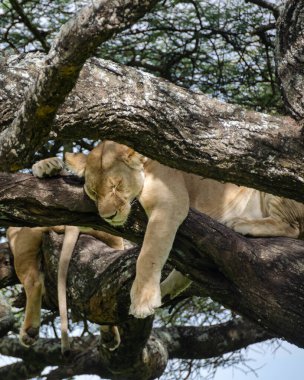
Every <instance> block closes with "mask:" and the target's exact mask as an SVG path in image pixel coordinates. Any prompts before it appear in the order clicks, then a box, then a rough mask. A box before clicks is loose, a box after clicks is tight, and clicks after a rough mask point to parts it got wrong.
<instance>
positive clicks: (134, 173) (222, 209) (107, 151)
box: [66, 141, 304, 318]
mask: <svg viewBox="0 0 304 380" xmlns="http://www.w3.org/2000/svg"><path fill="white" fill-rule="evenodd" d="M75 157H76V156H75V155H74V154H67V155H66V161H67V164H68V167H69V168H70V169H71V170H74V171H75V172H79V171H80V169H79V168H77V160H78V161H79V159H80V157H79V154H78V155H77V160H75ZM81 163H82V166H81V171H82V172H84V176H85V190H86V192H87V194H88V195H89V196H90V197H91V198H92V199H93V200H94V201H95V202H96V204H97V207H98V211H99V214H100V216H101V217H102V218H103V219H105V220H106V221H107V222H109V223H110V224H112V225H122V224H124V223H125V221H126V220H127V218H128V215H129V212H130V209H131V203H132V201H133V199H134V198H137V199H138V200H139V202H140V203H141V205H142V206H143V208H144V209H145V211H146V213H147V215H148V218H149V222H148V225H147V229H146V233H145V237H144V242H143V245H142V248H141V252H140V255H139V257H138V260H137V264H136V278H135V281H134V283H133V286H132V289H131V306H130V313H131V314H133V315H134V316H135V317H138V318H144V317H146V316H148V315H150V314H153V313H154V310H155V308H157V307H159V306H160V304H161V291H160V277H161V269H162V267H163V265H164V263H165V262H166V260H167V257H168V255H169V252H170V250H171V248H172V244H173V241H174V238H175V234H176V231H177V229H178V227H179V226H180V224H181V223H182V222H183V220H184V219H185V218H186V216H187V214H188V211H189V207H193V208H195V209H197V210H199V211H201V212H203V213H205V214H207V215H209V216H211V217H212V218H214V219H216V220H218V221H220V222H221V223H224V224H226V225H227V226H229V227H231V228H233V229H234V230H235V231H237V232H239V233H241V234H244V235H252V236H288V237H293V238H297V237H299V236H300V235H301V234H302V233H303V217H304V206H303V205H302V204H300V203H298V202H295V201H292V200H289V199H284V198H280V197H276V196H273V195H270V194H266V193H262V192H260V191H258V190H254V189H250V188H246V187H241V186H237V185H234V184H231V183H220V182H218V181H215V180H212V179H205V178H200V177H198V176H196V175H193V174H189V173H184V172H182V171H179V170H176V169H172V168H169V167H166V166H164V165H162V164H160V163H158V162H156V161H153V160H150V159H147V158H145V157H143V156H141V155H140V154H138V153H136V152H134V151H133V150H132V149H130V148H128V147H126V146H124V145H121V144H117V143H114V142H112V141H104V142H103V143H101V144H99V145H98V146H97V147H96V148H95V149H93V150H92V152H91V153H90V154H89V155H88V156H87V157H86V156H85V155H82V158H81ZM84 165H85V168H84ZM174 282H177V283H178V284H179V285H178V286H180V287H181V288H184V287H185V286H186V285H187V283H189V281H187V280H185V281H182V280H181V275H180V274H179V273H178V272H175V273H173V274H172V275H171V279H169V280H168V281H166V282H165V283H164V284H163V294H165V293H167V292H169V293H171V294H176V293H177V292H178V289H174Z"/></svg>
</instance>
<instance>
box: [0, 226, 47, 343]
mask: <svg viewBox="0 0 304 380" xmlns="http://www.w3.org/2000/svg"><path fill="white" fill-rule="evenodd" d="M42 233H43V229H42V228H28V227H21V228H20V227H10V228H8V231H7V237H8V240H9V244H10V247H11V250H12V253H13V255H14V266H15V270H16V274H17V276H18V278H19V280H20V282H21V284H22V285H23V286H24V289H25V293H26V306H25V317H24V321H23V324H22V327H21V330H20V334H19V338H20V342H21V343H22V344H23V345H25V346H30V345H32V344H33V343H34V342H35V341H36V340H37V338H38V336H39V328H40V314H41V300H42V295H43V293H44V281H43V275H42V273H41V272H40V269H39V267H40V260H39V255H38V254H39V249H40V245H41V239H42Z"/></svg>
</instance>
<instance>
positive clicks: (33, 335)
mask: <svg viewBox="0 0 304 380" xmlns="http://www.w3.org/2000/svg"><path fill="white" fill-rule="evenodd" d="M38 338H39V327H29V328H27V329H26V330H23V329H21V330H20V334H19V341H20V343H21V344H22V345H23V346H26V347H30V346H32V345H33V344H34V343H35V342H36V341H37V339H38Z"/></svg>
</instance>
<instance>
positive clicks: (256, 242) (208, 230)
mask: <svg viewBox="0 0 304 380" xmlns="http://www.w3.org/2000/svg"><path fill="white" fill-rule="evenodd" d="M5 176H6V177H7V178H11V182H10V185H9V186H8V185H7V184H5V183H4V181H3V178H5ZM14 178H15V180H17V179H18V178H20V176H19V175H9V174H7V175H4V176H2V178H1V179H2V181H0V183H1V184H3V183H4V185H2V186H3V188H5V189H6V190H5V191H0V194H1V199H0V204H2V205H4V207H2V210H1V219H0V221H1V223H4V224H8V225H9V224H16V223H17V224H18V223H20V224H21V223H22V224H27V225H33V224H38V225H39V224H40V225H43V224H45V222H46V223H47V224H52V223H53V224H56V223H57V224H58V221H59V220H60V223H63V224H81V225H88V226H92V227H95V228H106V229H107V231H110V232H114V231H115V230H114V229H110V228H109V226H105V224H104V222H103V221H102V220H101V219H100V218H98V216H97V215H96V214H95V213H94V210H93V208H94V206H93V204H92V202H91V205H90V206H89V207H88V211H86V207H87V205H89V204H90V201H89V200H88V199H85V200H84V198H83V197H84V195H83V192H82V190H81V189H80V187H75V189H72V190H71V185H69V184H68V183H67V182H66V181H67V179H66V178H59V179H49V180H44V181H38V180H37V179H35V178H33V177H31V176H29V175H22V179H23V180H21V181H19V183H17V184H16V186H13V185H12V179H14ZM5 186H6V187H5ZM58 188H60V194H59V195H57V193H58ZM25 189H27V192H28V193H29V194H31V195H32V197H33V198H31V199H30V200H29V199H28V203H27V204H30V205H31V206H30V210H29V211H26V210H27V207H26V205H25V199H26V196H25V195H24V194H25V191H24V190H25ZM18 193H19V195H18V196H17V194H18ZM12 198H13V199H14V206H12V205H11V203H12ZM7 201H8V202H10V206H8V205H7ZM55 210H58V218H57V217H56V211H55ZM25 211H26V213H25ZM77 215H78V218H77V217H76V216H77ZM144 229H145V216H144V213H143V211H142V210H140V209H138V210H134V213H133V216H132V217H131V218H130V220H129V222H128V224H127V225H126V226H125V227H123V228H120V229H119V234H120V235H122V236H125V237H127V238H128V239H130V240H134V241H140V240H141V239H142V237H143V234H144ZM57 244H58V245H57V246H56V245H54V246H53V247H52V249H51V250H50V251H52V250H55V251H56V250H57V249H59V246H60V244H59V243H57ZM303 249H304V244H303V242H302V241H300V240H293V239H287V238H285V239H284V238H273V239H262V238H260V239H249V238H245V237H243V236H240V235H238V234H236V233H234V232H233V231H231V230H230V229H228V228H226V227H225V226H223V225H221V224H219V223H217V222H215V221H213V220H211V219H210V218H208V217H207V216H203V215H202V214H200V213H198V212H195V211H191V212H190V213H189V216H188V218H187V219H186V221H185V222H184V223H183V224H182V226H181V227H180V229H179V232H178V234H177V236H176V240H175V244H174V247H173V250H172V252H171V255H170V259H171V262H172V263H173V264H174V265H175V266H176V267H177V268H178V269H179V270H180V271H182V272H183V273H185V274H187V275H188V276H189V277H190V278H192V279H194V280H195V281H196V282H197V283H198V284H200V285H201V286H202V287H203V289H204V292H205V293H206V294H208V295H210V296H211V297H212V298H213V299H215V300H217V301H218V302H220V303H221V304H223V305H225V306H226V307H228V308H231V309H233V310H236V311H237V312H239V313H240V314H243V315H245V316H247V317H248V318H250V319H251V320H253V321H255V322H256V323H259V324H261V325H262V326H264V327H265V328H267V329H268V330H269V331H270V332H271V333H272V334H274V335H277V336H280V337H284V338H285V339H286V340H288V341H290V342H292V343H294V344H296V345H298V346H300V347H303V345H304V339H303V335H302V334H301V331H302V330H303V327H304V319H303V315H304V310H302V309H303V307H302V305H303V304H304V302H302V301H303V299H304V288H303V286H302V283H303V276H304V274H303V271H302V268H303V260H304V256H303ZM79 254H80V253H79ZM89 254H90V250H89V245H86V244H84V245H83V246H82V247H81V255H82V256H83V257H87V255H89ZM91 254H92V253H91ZM137 254H138V250H137V251H136V249H135V250H133V251H128V253H127V254H126V253H124V254H122V253H119V254H118V255H119V257H120V258H117V260H118V262H119V265H118V267H117V268H116V269H115V270H114V269H113V272H112V271H110V272H109V273H110V275H109V277H110V278H114V279H115V281H116V282H119V281H122V282H123V285H122V286H123V288H124V289H125V293H124V292H122V294H119V295H117V296H118V297H125V298H119V299H118V301H114V298H115V297H113V292H116V290H115V286H113V289H112V290H111V289H108V290H107V292H108V296H107V295H106V294H105V293H103V292H101V294H98V296H99V297H100V298H96V301H94V302H92V301H91V300H90V304H89V305H86V306H85V307H89V309H85V313H86V314H87V315H90V316H91V318H92V319H93V318H96V321H98V322H99V323H100V322H102V320H101V319H100V318H105V319H104V322H110V321H112V322H114V323H116V322H118V321H123V320H124V318H125V317H126V315H127V309H128V303H129V298H128V297H129V296H128V291H129V286H130V283H131V281H132V278H133V276H134V269H135V264H134V263H135V258H136V255H137ZM129 255H130V256H129ZM48 257H52V256H51V252H50V254H49V255H48ZM113 257H114V256H113ZM111 258H112V256H111ZM120 260H122V261H120ZM91 265H93V264H91ZM114 267H115V266H114ZM49 268H50V265H49V264H48V265H47V270H48V269H49ZM53 268H55V269H54V270H56V268H57V264H54V267H53ZM82 270H83V269H82V268H81V271H82ZM95 270H96V268H95V267H94V270H92V272H90V273H91V274H90V273H88V276H86V277H87V278H89V280H87V281H88V283H85V286H80V284H77V289H75V292H74V293H73V296H74V299H75V300H77V298H78V299H79V300H80V299H81V298H82V297H83V295H79V296H76V295H77V294H80V293H79V292H81V291H84V290H85V291H86V292H89V293H88V294H89V295H90V294H92V292H91V293H90V291H89V289H90V287H91V286H93V285H94V281H93V280H92V273H93V272H94V271H95ZM116 273H118V274H119V275H116ZM116 276H117V277H116ZM53 277H54V276H53V275H51V276H50V278H53ZM105 278H107V277H106V276H105V275H104V277H103V278H100V279H99V280H98V283H100V284H103V281H105ZM76 279H77V276H76ZM75 287H76V286H75ZM83 289H84V290H83ZM77 292H78V293H77ZM93 293H94V292H93ZM104 297H105V302H104V301H102V300H103V298H104ZM109 300H112V301H113V302H112V304H111V307H110V308H107V310H106V312H105V311H103V313H102V315H99V314H98V313H97V311H96V310H99V306H98V307H97V308H96V310H95V309H94V305H100V304H103V302H104V303H105V304H107V305H108V303H109ZM115 302H118V303H117V304H116V303H115ZM81 307H82V306H81V302H80V303H79V304H77V305H76V304H75V308H78V309H80V310H81ZM83 307H84V306H83ZM120 307H123V309H120ZM118 311H119V312H118ZM94 313H95V314H96V313H97V314H96V315H95V314H94ZM94 315H95V317H93V316H94Z"/></svg>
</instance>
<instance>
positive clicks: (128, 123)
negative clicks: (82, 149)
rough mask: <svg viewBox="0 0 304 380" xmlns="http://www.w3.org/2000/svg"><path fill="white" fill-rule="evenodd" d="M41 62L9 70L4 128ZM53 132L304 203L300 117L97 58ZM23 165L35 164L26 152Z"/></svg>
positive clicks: (0, 111)
mask: <svg viewBox="0 0 304 380" xmlns="http://www.w3.org/2000/svg"><path fill="white" fill-rule="evenodd" d="M41 62H42V60H41V58H39V57H38V56H37V55H36V56H35V55H31V56H27V57H26V59H25V60H21V61H11V62H10V63H9V66H8V67H2V73H3V77H2V78H1V77H0V84H1V86H0V98H2V99H3V102H1V103H0V115H1V118H0V120H2V125H0V128H1V126H2V128H6V127H7V125H8V123H9V121H10V120H11V118H12V117H13V113H14V111H15V110H16V109H17V108H18V107H19V106H20V96H22V93H23V83H24V78H23V76H24V75H25V74H26V75H29V77H30V78H32V77H33V76H34V73H33V70H34V71H35V70H37V69H39V67H40V65H41ZM25 69H26V72H25V71H24V70H25ZM18 99H19V101H18ZM0 123H1V121H0ZM53 129H54V131H53V132H54V133H56V134H57V135H60V137H61V139H66V140H70V141H71V140H73V141H74V140H75V139H78V138H81V137H88V138H92V139H95V140H96V139H99V138H102V139H103V138H110V139H114V140H117V141H119V142H123V143H126V144H127V145H130V146H133V147H135V148H136V150H138V151H140V152H142V153H144V154H146V155H147V156H149V157H153V158H155V159H157V160H158V161H160V162H163V163H165V164H167V165H169V166H173V167H178V168H179V169H182V170H185V171H190V172H194V173H197V174H200V175H201V176H205V177H213V178H217V179H220V180H226V181H231V182H236V183H239V184H244V185H247V186H250V187H256V188H259V189H261V190H265V191H267V192H273V193H276V194H279V195H283V196H285V197H288V198H294V199H297V200H300V201H301V200H302V201H303V200H304V193H303V192H302V191H299V189H301V188H302V187H303V183H304V167H303V162H302V161H303V160H302V158H303V155H304V144H303V139H302V135H301V128H300V126H298V125H297V124H296V123H295V122H294V121H293V120H292V119H290V118H287V117H275V116H270V115H265V114H261V113H257V112H252V111H248V110H245V109H244V108H241V107H239V106H235V105H231V104H225V103H222V102H219V101H218V100H215V99H210V98H208V97H206V96H204V95H202V94H194V93H192V92H190V91H187V90H185V89H182V88H180V87H178V86H175V85H173V84H171V83H169V82H167V81H164V80H162V79H158V78H155V77H153V76H151V75H148V74H145V73H143V72H141V71H138V70H136V69H133V68H128V67H124V66H120V65H117V64H114V63H111V62H107V61H102V60H97V59H93V60H90V62H89V63H88V64H86V65H85V67H84V69H83V70H82V72H81V75H80V78H79V80H78V82H77V85H76V88H75V89H74V90H73V91H72V93H71V94H70V96H69V98H68V99H67V101H66V102H65V104H64V105H63V106H62V107H61V108H60V110H59V112H58V115H57V117H56V119H55V121H54V125H53ZM50 138H51V137H50ZM160 142H161V144H160ZM0 144H2V140H1V136H0ZM29 144H30V145H29V149H30V150H31V155H32V156H33V155H34V152H35V150H36V149H35V147H34V145H35V143H34V145H33V144H32V143H29ZM160 147H161V149H160ZM17 161H19V162H22V164H24V165H25V164H26V163H27V164H28V163H29V162H28V161H27V155H26V154H23V153H22V152H21V151H20V152H19V156H18V159H17V158H16V162H17Z"/></svg>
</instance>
